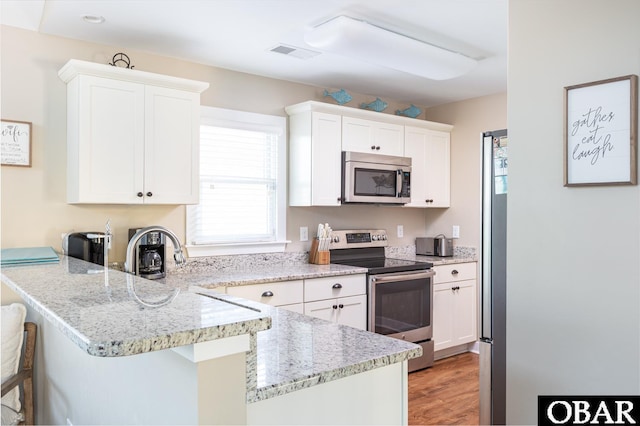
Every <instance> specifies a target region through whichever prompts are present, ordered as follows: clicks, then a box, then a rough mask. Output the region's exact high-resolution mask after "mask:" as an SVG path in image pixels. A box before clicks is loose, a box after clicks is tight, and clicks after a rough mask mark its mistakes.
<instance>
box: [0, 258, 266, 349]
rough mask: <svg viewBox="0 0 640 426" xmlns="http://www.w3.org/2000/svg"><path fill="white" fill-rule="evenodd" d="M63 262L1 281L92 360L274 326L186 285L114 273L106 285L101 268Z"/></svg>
mask: <svg viewBox="0 0 640 426" xmlns="http://www.w3.org/2000/svg"><path fill="white" fill-rule="evenodd" d="M60 258H61V261H60V263H57V264H48V265H32V266H18V267H3V268H2V281H3V282H4V283H5V284H7V285H8V286H9V287H10V288H12V289H13V290H14V291H16V292H17V293H18V294H19V295H20V296H21V297H22V298H23V300H24V301H25V303H26V304H28V305H30V306H31V307H32V308H33V309H34V310H35V311H36V312H38V313H40V314H41V315H43V316H44V317H45V318H47V319H48V320H49V321H51V323H52V324H54V325H55V327H56V328H58V329H59V330H60V331H61V332H62V333H63V334H65V335H66V336H67V337H69V338H70V339H71V340H72V341H73V342H74V343H75V344H77V345H78V346H79V347H80V348H81V349H82V350H83V351H85V352H86V353H88V354H90V355H94V356H101V357H113V356H125V355H135V354H139V353H143V352H150V351H156V350H161V349H167V348H172V347H176V346H182V345H188V344H192V343H198V342H205V341H209V340H214V339H219V338H224V337H231V336H236V335H241V334H247V333H252V332H257V331H259V330H265V329H267V328H269V327H270V325H271V317H270V316H269V315H267V314H264V313H262V312H260V311H258V310H256V309H255V308H250V307H242V306H238V305H234V304H230V303H226V302H224V301H220V300H216V299H212V298H210V297H204V296H201V295H198V294H196V293H195V292H194V291H193V290H192V289H191V288H190V287H189V286H188V285H182V286H177V285H171V284H165V283H159V282H154V281H149V280H145V279H140V278H138V277H136V276H133V275H131V274H125V273H123V272H119V271H114V270H110V271H109V273H108V275H107V281H106V282H105V274H104V273H103V272H101V268H100V267H99V266H98V267H97V268H96V266H97V265H92V264H89V263H87V262H83V261H81V260H77V259H74V258H69V257H66V256H62V255H61V256H60ZM96 272H97V273H96ZM106 284H108V285H106Z"/></svg>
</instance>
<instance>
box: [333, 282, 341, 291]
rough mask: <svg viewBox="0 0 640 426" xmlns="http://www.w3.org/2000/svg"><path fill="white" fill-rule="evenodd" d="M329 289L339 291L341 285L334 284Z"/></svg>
mask: <svg viewBox="0 0 640 426" xmlns="http://www.w3.org/2000/svg"><path fill="white" fill-rule="evenodd" d="M331 288H335V289H336V290H338V289H341V288H342V284H340V283H335V284H334V285H333V286H332V287H331Z"/></svg>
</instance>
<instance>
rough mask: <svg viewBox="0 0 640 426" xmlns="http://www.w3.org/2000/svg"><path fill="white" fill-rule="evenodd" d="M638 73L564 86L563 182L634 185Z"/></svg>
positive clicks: (635, 182)
mask: <svg viewBox="0 0 640 426" xmlns="http://www.w3.org/2000/svg"><path fill="white" fill-rule="evenodd" d="M637 146H638V76H637V75H626V76H622V77H616V78H610V79H607V80H600V81H594V82H590V83H584V84H578V85H575V86H567V87H565V88H564V186H569V187H570V186H593V185H636V184H637V163H638V161H637Z"/></svg>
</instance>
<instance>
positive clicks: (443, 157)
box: [404, 126, 451, 207]
mask: <svg viewBox="0 0 640 426" xmlns="http://www.w3.org/2000/svg"><path fill="white" fill-rule="evenodd" d="M404 137H405V139H404V155H405V156H406V157H411V160H412V161H411V202H410V203H408V204H405V207H449V205H450V194H451V183H450V179H451V178H450V175H451V159H450V149H451V147H450V140H451V135H450V133H449V132H442V131H436V130H429V129H423V128H420V127H413V126H407V127H405V132H404Z"/></svg>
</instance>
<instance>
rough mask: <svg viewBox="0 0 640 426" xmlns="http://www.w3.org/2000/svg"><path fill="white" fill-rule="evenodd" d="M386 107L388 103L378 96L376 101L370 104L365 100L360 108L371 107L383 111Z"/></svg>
mask: <svg viewBox="0 0 640 426" xmlns="http://www.w3.org/2000/svg"><path fill="white" fill-rule="evenodd" d="M386 107H387V103H386V102H385V101H383V100H382V99H380V98H376V100H375V101H373V102H371V103H368V104H367V103H364V102H363V103H361V104H360V108H362V109H370V110H373V111H376V112H382V111H384V110H385V108H386Z"/></svg>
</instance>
